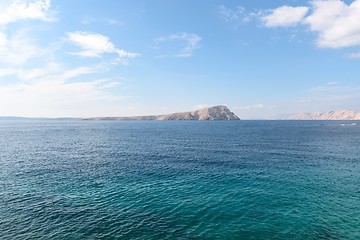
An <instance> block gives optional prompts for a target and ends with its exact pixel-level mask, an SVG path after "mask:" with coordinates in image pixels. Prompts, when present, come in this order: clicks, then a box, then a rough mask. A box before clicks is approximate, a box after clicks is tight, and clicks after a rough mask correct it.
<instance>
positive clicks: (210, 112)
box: [85, 105, 240, 120]
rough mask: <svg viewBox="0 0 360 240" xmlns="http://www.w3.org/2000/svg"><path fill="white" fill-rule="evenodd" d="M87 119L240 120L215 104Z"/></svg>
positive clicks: (224, 107) (225, 108)
mask: <svg viewBox="0 0 360 240" xmlns="http://www.w3.org/2000/svg"><path fill="white" fill-rule="evenodd" d="M85 120H240V118H239V117H238V116H236V115H235V113H233V112H231V111H230V110H229V109H228V108H227V107H226V106H222V105H219V106H214V107H207V108H202V109H200V110H197V111H193V112H180V113H172V114H168V115H157V116H135V117H97V118H87V119H85Z"/></svg>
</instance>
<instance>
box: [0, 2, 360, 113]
mask: <svg viewBox="0 0 360 240" xmlns="http://www.w3.org/2000/svg"><path fill="white" fill-rule="evenodd" d="M359 64H360V0H356V1H340V0H313V1H297V0H293V1H268V0H251V1H250V0H249V1H215V0H213V1H193V0H151V1H150V0H147V1H144V0H131V1H130V0H129V1H125V0H121V1H118V0H107V1H100V0H76V1H70V0H61V1H60V0H52V1H50V0H14V1H9V0H4V1H3V0H2V1H1V3H0V116H5V115H6V116H9V115H12V116H29V117H66V116H68V117H91V116H129V115H147V114H162V113H171V112H178V111H188V110H195V109H197V108H199V107H202V106H211V105H218V104H225V105H227V106H228V107H229V108H230V109H231V110H232V111H234V112H235V113H236V114H238V115H239V116H240V117H241V118H244V119H254V118H255V119H258V118H270V117H273V116H278V115H282V114H292V113H298V112H310V111H311V112H312V111H329V110H336V109H353V110H360V83H359V76H360V67H359Z"/></svg>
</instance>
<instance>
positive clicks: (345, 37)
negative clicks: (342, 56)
mask: <svg viewBox="0 0 360 240" xmlns="http://www.w3.org/2000/svg"><path fill="white" fill-rule="evenodd" d="M311 5H312V8H313V13H312V14H311V15H310V16H308V17H307V18H306V19H305V22H306V23H307V24H308V25H309V27H310V29H311V31H314V32H317V33H318V39H317V41H316V43H317V45H318V46H319V47H329V48H341V47H350V46H358V45H360V0H355V1H353V2H352V3H351V4H350V5H347V4H346V3H345V2H343V1H340V0H332V1H330V0H327V1H320V0H316V1H313V2H312V3H311Z"/></svg>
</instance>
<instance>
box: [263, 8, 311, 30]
mask: <svg viewBox="0 0 360 240" xmlns="http://www.w3.org/2000/svg"><path fill="white" fill-rule="evenodd" d="M308 11H309V8H308V7H290V6H282V7H279V8H276V9H273V10H270V13H269V14H267V15H265V16H262V17H261V20H262V22H263V23H264V25H265V26H266V27H288V26H294V25H296V24H298V23H300V22H301V21H303V20H304V18H305V15H306V14H307V12H308Z"/></svg>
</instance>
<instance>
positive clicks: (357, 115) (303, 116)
mask: <svg viewBox="0 0 360 240" xmlns="http://www.w3.org/2000/svg"><path fill="white" fill-rule="evenodd" d="M288 119H289V120H360V112H355V111H352V110H336V111H330V112H314V113H300V114H296V115H292V116H290V117H289V118H288Z"/></svg>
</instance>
